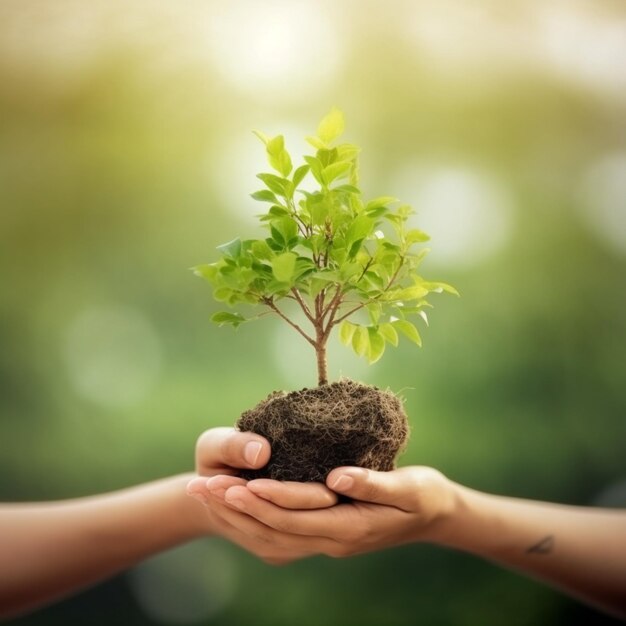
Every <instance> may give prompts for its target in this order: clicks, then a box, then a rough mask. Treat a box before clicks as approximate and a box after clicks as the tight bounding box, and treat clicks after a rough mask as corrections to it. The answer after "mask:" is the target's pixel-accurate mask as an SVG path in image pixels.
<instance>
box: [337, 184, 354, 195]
mask: <svg viewBox="0 0 626 626" xmlns="http://www.w3.org/2000/svg"><path fill="white" fill-rule="evenodd" d="M333 191H343V192H345V193H356V194H360V193H361V190H360V189H359V188H358V187H355V186H354V185H338V186H337V187H333Z"/></svg>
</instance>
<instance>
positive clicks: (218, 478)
mask: <svg viewBox="0 0 626 626" xmlns="http://www.w3.org/2000/svg"><path fill="white" fill-rule="evenodd" d="M270 454H271V449H270V444H269V442H268V441H267V440H266V439H264V438H263V437H261V436H259V435H256V434H254V433H241V432H239V431H237V430H235V429H233V428H213V429H211V430H207V431H206V432H205V433H203V434H202V435H201V436H200V438H199V439H198V442H197V444H196V471H197V472H198V474H199V475H200V476H199V477H198V478H194V479H192V480H191V481H190V482H189V484H188V485H187V493H189V495H191V496H193V497H195V498H196V499H198V500H200V501H201V502H202V503H203V504H205V507H206V515H207V529H208V531H209V532H210V533H213V534H219V535H221V536H223V537H225V538H226V539H229V540H230V541H232V542H233V543H236V544H237V545H239V546H241V547H243V548H244V549H245V550H247V551H248V552H251V553H252V554H254V555H256V556H258V557H259V558H261V559H263V560H264V561H266V562H267V563H272V564H283V563H289V562H291V561H293V560H296V559H299V558H303V557H306V556H310V555H311V554H314V553H315V551H313V550H311V549H310V547H309V546H308V545H307V543H306V542H305V541H302V539H301V538H300V537H291V536H289V535H288V534H285V533H280V532H277V531H275V530H273V529H271V528H268V527H267V526H265V525H264V524H262V523H261V522H258V521H257V520H255V519H254V518H252V517H250V516H248V515H245V514H244V513H241V512H239V511H238V510H237V509H236V508H235V507H232V506H231V505H230V504H228V503H227V502H226V501H225V500H224V494H225V493H226V491H227V490H229V489H230V488H232V487H235V486H236V487H239V488H243V489H245V488H246V487H245V486H246V484H247V483H246V481H245V480H243V479H242V478H238V477H236V476H234V475H233V474H236V473H237V470H238V469H241V468H249V469H257V468H260V467H263V466H264V465H265V464H266V463H267V462H268V461H269V458H270ZM271 482H274V481H271ZM278 484H280V485H281V490H280V494H279V495H278V502H279V503H280V504H281V505H282V506H285V507H286V508H290V509H300V508H302V509H310V508H321V507H329V506H332V505H333V504H335V503H336V502H337V496H336V495H335V494H334V493H333V492H332V491H330V490H329V489H327V488H326V487H325V486H324V485H322V484H319V483H278Z"/></svg>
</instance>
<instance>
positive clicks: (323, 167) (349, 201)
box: [193, 108, 458, 386]
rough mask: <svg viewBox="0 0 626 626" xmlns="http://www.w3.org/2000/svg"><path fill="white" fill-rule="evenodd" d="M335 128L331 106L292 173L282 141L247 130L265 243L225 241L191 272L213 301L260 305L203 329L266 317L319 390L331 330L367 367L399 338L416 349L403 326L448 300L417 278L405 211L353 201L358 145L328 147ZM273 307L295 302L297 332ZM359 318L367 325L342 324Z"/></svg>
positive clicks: (380, 202)
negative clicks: (280, 325) (301, 353)
mask: <svg viewBox="0 0 626 626" xmlns="http://www.w3.org/2000/svg"><path fill="white" fill-rule="evenodd" d="M343 131H344V117H343V114H342V113H341V111H339V110H338V109H336V108H333V109H332V110H331V111H330V113H329V114H328V115H326V117H324V118H323V119H322V121H321V123H320V125H319V127H318V129H317V134H316V135H315V136H311V137H307V141H308V143H310V144H311V145H312V146H313V148H314V149H315V154H314V155H310V156H305V157H304V164H302V165H300V166H299V167H297V168H296V169H294V168H293V165H292V160H291V156H290V154H289V152H287V150H286V148H285V142H284V137H283V136H282V135H277V136H276V137H272V138H270V137H268V136H266V135H265V134H263V133H261V132H255V134H256V135H257V136H258V137H259V138H260V139H261V141H262V142H263V143H264V144H265V148H266V151H267V158H268V161H269V164H270V166H271V167H272V169H273V170H274V172H275V173H262V174H258V176H257V177H258V178H259V179H260V180H261V181H262V182H263V184H264V186H265V187H264V188H263V189H261V190H259V191H256V192H255V193H253V194H252V197H253V198H254V199H255V200H258V201H260V202H265V203H268V204H269V205H270V207H269V210H268V211H267V212H266V213H263V214H262V215H260V216H259V219H260V221H261V222H262V224H263V225H264V226H265V227H266V228H267V229H268V231H269V232H268V236H267V237H265V238H263V239H247V240H243V241H242V240H241V239H239V238H237V239H233V240H232V241H230V242H228V243H226V244H224V245H222V246H218V250H219V251H220V253H221V258H220V259H219V260H218V261H217V262H215V263H211V264H206V265H198V266H197V267H195V268H193V269H194V271H195V273H196V274H197V275H199V276H201V277H203V278H205V279H206V280H207V281H208V282H209V283H210V284H211V285H212V287H213V295H214V297H215V299H216V300H218V301H220V302H225V303H226V304H228V305H230V306H236V305H240V304H248V305H253V306H256V307H261V311H260V313H258V314H256V315H253V316H251V317H244V315H242V314H241V313H239V312H231V311H220V312H218V313H215V314H214V315H213V316H212V318H211V319H212V321H213V322H215V323H217V324H219V325H220V326H221V325H224V324H230V325H232V326H234V327H235V328H236V327H238V326H239V325H241V324H242V323H244V322H247V321H250V320H252V319H258V318H259V317H261V316H263V315H266V314H274V315H277V316H279V317H280V318H282V319H283V320H284V321H285V322H286V323H287V324H289V325H290V326H291V327H292V328H293V329H294V330H295V331H297V332H298V333H299V334H300V335H302V337H303V338H304V339H305V340H306V341H307V342H308V343H309V344H310V345H311V346H312V347H313V348H314V350H315V353H316V357H317V371H318V384H319V385H320V386H321V385H325V384H327V382H328V374H327V358H326V345H327V343H328V339H329V337H330V335H331V332H332V330H333V329H334V328H335V327H336V326H339V327H340V328H339V337H340V340H341V341H342V342H343V343H344V344H345V345H351V346H352V348H353V349H354V351H355V352H356V353H357V354H358V355H359V356H365V357H367V359H368V360H369V362H370V363H374V362H375V361H377V360H378V359H380V357H381V356H382V355H383V353H384V351H385V346H386V344H387V343H390V344H392V345H393V346H397V345H398V336H399V334H401V335H404V336H405V337H407V338H408V339H409V340H410V341H412V342H413V343H415V344H417V345H418V346H421V338H420V334H419V332H418V330H417V328H416V326H415V324H414V323H413V321H412V320H413V319H414V318H415V317H418V316H419V317H421V318H422V319H423V321H424V322H426V323H428V318H427V315H426V309H427V308H428V307H430V306H431V305H430V304H429V303H428V301H427V300H426V297H427V296H428V295H429V294H430V293H433V292H443V291H445V292H449V293H453V294H456V295H458V293H457V291H456V290H455V289H454V288H453V287H451V286H450V285H448V284H446V283H442V282H433V281H428V280H425V279H424V278H422V277H421V276H420V275H419V274H418V273H417V270H418V267H419V265H420V263H421V262H422V260H423V258H424V256H425V255H426V254H427V253H428V249H427V248H421V249H419V250H415V247H416V244H421V243H423V242H425V241H428V240H429V236H428V235H427V234H426V233H424V232H423V231H421V230H417V229H411V228H408V227H407V219H408V217H409V216H410V215H411V214H412V213H413V210H412V209H411V207H410V206H408V205H406V204H399V203H398V200H397V199H396V198H393V197H388V196H382V197H378V198H375V199H373V200H370V201H367V202H366V201H364V200H363V198H362V194H361V190H360V189H359V187H358V155H359V148H358V147H357V146H355V145H353V144H349V143H337V141H336V140H337V138H338V137H340V136H341V135H342V133H343ZM307 176H312V177H313V178H314V179H315V181H316V183H317V187H318V188H316V189H315V191H313V192H310V191H305V190H304V189H301V188H300V187H299V186H300V184H301V183H302V181H303V180H304V179H305V177H307ZM283 300H293V301H294V302H296V303H297V305H298V306H299V307H300V309H301V310H302V313H303V315H304V318H305V320H306V324H307V326H305V325H304V324H300V323H297V322H296V321H295V320H294V319H292V318H291V317H290V316H289V314H288V312H287V311H286V310H285V309H284V307H282V301H283ZM359 311H362V312H365V313H366V314H367V318H366V320H367V321H363V320H362V321H361V323H356V322H355V321H350V318H352V316H355V315H356V314H357V312H359Z"/></svg>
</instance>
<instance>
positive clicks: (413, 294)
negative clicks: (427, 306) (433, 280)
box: [385, 285, 429, 300]
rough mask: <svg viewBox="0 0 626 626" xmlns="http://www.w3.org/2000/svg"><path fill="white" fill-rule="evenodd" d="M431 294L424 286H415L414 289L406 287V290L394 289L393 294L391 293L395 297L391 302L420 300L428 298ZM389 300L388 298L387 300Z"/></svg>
mask: <svg viewBox="0 0 626 626" xmlns="http://www.w3.org/2000/svg"><path fill="white" fill-rule="evenodd" d="M428 293H429V289H427V288H426V287H424V286H422V285H413V286H412V287H405V288H404V289H394V290H393V291H392V292H389V294H391V295H392V296H393V297H391V295H390V298H389V299H391V300H419V299H420V298H423V297H424V296H427V295H428ZM385 300H387V298H385Z"/></svg>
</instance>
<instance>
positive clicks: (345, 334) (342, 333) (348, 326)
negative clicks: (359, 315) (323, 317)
mask: <svg viewBox="0 0 626 626" xmlns="http://www.w3.org/2000/svg"><path fill="white" fill-rule="evenodd" d="M356 329H357V325H356V324H353V323H352V322H349V321H348V320H344V321H343V322H341V326H340V327H339V341H341V343H342V344H343V345H344V346H349V345H350V343H351V342H352V335H354V331H355V330H356Z"/></svg>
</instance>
